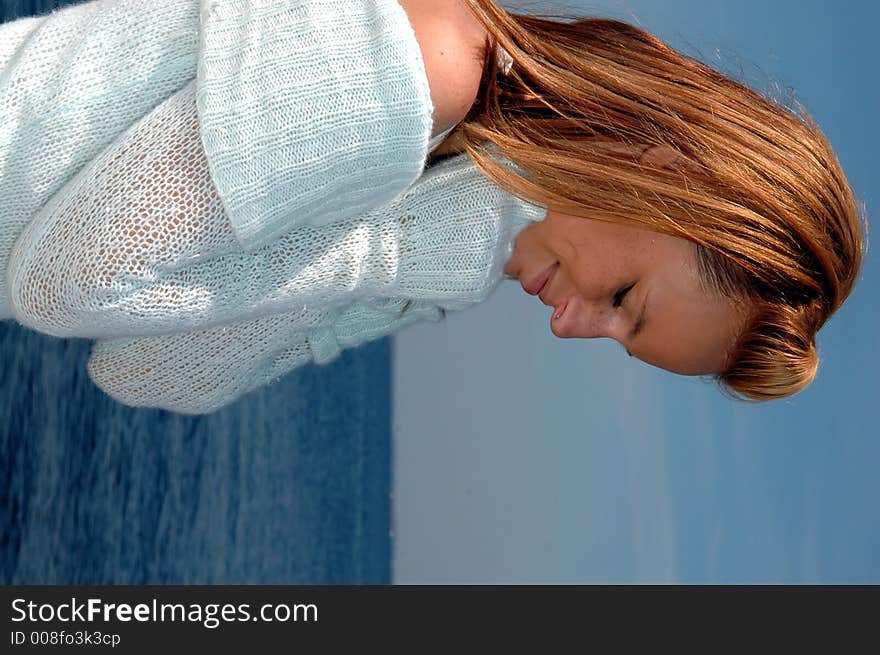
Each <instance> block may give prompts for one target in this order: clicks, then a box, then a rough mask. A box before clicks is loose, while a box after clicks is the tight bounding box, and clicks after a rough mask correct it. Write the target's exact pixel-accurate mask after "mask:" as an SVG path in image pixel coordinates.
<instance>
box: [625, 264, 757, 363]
mask: <svg viewBox="0 0 880 655" xmlns="http://www.w3.org/2000/svg"><path fill="white" fill-rule="evenodd" d="M695 258H696V251H695V250H694V251H693V254H692V255H690V256H689V257H687V256H685V258H683V259H678V260H676V261H675V263H673V262H670V265H669V266H665V267H660V268H659V269H658V270H657V271H656V272H655V274H654V275H653V276H652V277H653V282H652V283H649V284H650V289H649V290H648V298H647V301H648V303H647V304H648V307H647V315H648V317H649V321H650V324H649V325H648V326H647V328H648V329H646V330H644V332H643V336H644V339H643V341H642V342H641V343H639V352H638V353H637V354H638V355H639V356H640V357H642V359H644V360H645V361H647V362H648V363H651V364H654V365H655V366H660V367H661V368H665V369H667V370H670V371H673V372H675V373H680V374H683V375H705V374H709V373H720V372H721V371H722V370H723V369H724V365H725V363H726V358H727V355H728V353H729V351H730V349H731V347H732V346H733V343H734V341H735V340H736V337H737V335H738V334H739V333H740V331H741V330H742V327H743V324H744V321H745V315H744V312H743V306H742V305H741V304H740V303H737V302H735V301H734V300H733V299H730V298H726V297H723V296H720V295H718V294H714V293H710V292H708V291H706V290H705V289H704V287H703V285H702V284H701V283H700V279H699V274H698V271H697V264H696V261H695Z"/></svg>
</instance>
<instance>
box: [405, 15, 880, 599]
mask: <svg viewBox="0 0 880 655" xmlns="http://www.w3.org/2000/svg"><path fill="white" fill-rule="evenodd" d="M504 4H505V6H507V7H508V8H512V9H519V8H523V9H524V10H527V9H528V8H534V10H535V11H536V12H544V13H550V12H551V11H553V10H563V11H574V12H576V13H579V14H590V15H596V16H609V17H614V18H619V19H621V20H626V21H628V22H632V23H634V24H637V25H640V26H641V27H644V28H645V29H647V30H648V31H650V32H652V33H654V34H656V35H657V36H659V37H660V38H661V39H663V40H664V41H666V42H667V43H669V44H670V45H672V46H673V47H676V48H678V49H681V50H683V51H685V52H686V53H688V54H692V55H694V56H697V57H698V58H699V59H701V60H702V61H704V62H706V63H708V64H710V65H712V66H714V67H716V68H718V69H720V70H722V71H724V72H727V73H728V74H734V76H735V77H737V78H738V79H740V81H744V82H746V83H748V84H750V85H751V86H753V87H755V88H757V89H758V90H762V91H765V92H767V90H770V89H774V88H778V89H780V90H781V92H782V93H783V94H785V93H786V92H787V91H788V90H793V91H794V94H795V98H797V99H798V100H799V101H800V102H801V103H802V104H803V105H804V106H805V107H806V109H807V111H808V112H809V113H810V114H811V115H812V116H813V118H814V119H815V120H816V121H817V122H818V123H819V125H820V127H821V128H822V129H823V130H824V132H825V133H826V136H827V137H828V138H829V140H830V141H831V143H832V144H833V146H834V147H835V150H836V152H837V154H838V157H839V159H840V161H841V163H842V165H843V168H844V170H845V171H846V173H847V176H848V178H849V181H850V183H851V185H852V186H853V187H854V189H855V191H856V193H857V194H858V195H859V197H860V198H861V199H862V200H864V201H865V202H866V203H867V207H868V215H869V218H871V219H876V216H877V214H878V212H880V203H878V197H877V193H878V192H877V189H878V187H880V184H878V183H880V179H878V167H877V165H876V163H875V162H874V155H875V153H876V152H877V151H878V146H880V138H878V135H877V130H876V127H875V125H874V121H875V119H876V118H877V117H878V116H880V91H878V89H877V84H876V80H877V71H876V64H877V61H878V59H877V55H876V51H875V48H876V46H875V42H876V37H875V31H876V26H877V25H878V24H880V10H878V8H877V4H876V3H872V2H867V1H865V2H841V3H829V2H803V1H801V2H791V1H786V2H781V1H778V0H774V1H773V2H766V1H761V0H738V1H737V2H730V1H726V2H722V1H720V0H709V1H706V0H665V1H664V2H648V1H630V2H611V1H610V0H609V1H603V2H592V3H584V2H577V1H574V0H572V1H570V2H510V3H504ZM875 222H876V220H875ZM878 283H880V271H878V261H877V256H876V252H874V251H873V250H871V249H869V253H868V256H867V259H866V262H865V267H864V272H863V274H862V278H861V280H860V282H859V283H858V285H857V287H856V290H855V292H854V294H853V295H852V296H851V298H850V299H849V300H848V302H847V303H846V304H845V306H844V307H843V308H842V309H841V310H840V311H839V312H838V313H837V314H836V315H835V316H834V317H833V318H832V319H831V321H830V322H829V323H828V324H827V325H826V326H825V328H824V329H823V330H822V331H821V332H820V335H819V339H818V344H819V351H820V357H821V358H822V362H821V366H820V371H819V374H818V377H817V379H816V381H815V382H814V383H813V384H812V385H811V386H810V387H809V388H808V389H807V390H805V391H804V392H802V393H800V394H798V395H797V396H795V397H793V398H791V399H787V400H784V401H776V402H772V403H767V404H759V405H746V404H742V403H737V402H734V401H731V400H729V399H727V398H725V397H724V396H722V395H721V394H719V393H718V392H717V391H716V390H715V388H714V387H713V386H712V385H711V384H708V383H705V382H702V381H700V380H697V379H694V378H684V377H680V376H675V375H672V374H669V373H667V372H664V371H660V370H658V369H654V368H651V367H649V366H647V365H645V364H643V363H641V362H638V361H637V360H634V359H630V358H628V357H626V356H625V355H624V356H621V353H622V351H621V350H620V347H619V346H618V345H616V344H614V343H612V342H609V341H608V340H591V341H590V342H580V343H579V342H577V341H576V340H561V339H555V338H553V336H552V334H551V333H550V331H549V327H548V326H549V314H548V311H549V308H546V307H544V306H543V305H541V304H540V303H538V302H535V301H534V299H530V298H529V297H525V298H524V294H523V292H522V289H521V288H519V287H518V285H516V284H515V283H513V282H505V283H502V285H501V288H499V289H498V290H496V292H495V293H494V294H493V296H492V297H490V299H489V300H488V301H487V302H486V303H483V304H482V305H481V306H479V307H477V308H474V309H470V310H468V311H466V312H461V313H459V314H458V315H452V316H450V317H449V318H448V319H447V321H446V322H445V324H441V325H433V324H432V325H426V326H421V325H420V326H413V327H412V328H410V329H408V330H407V331H404V332H402V333H400V334H399V335H398V336H397V337H396V339H395V341H396V343H395V358H396V361H395V381H396V384H397V385H398V386H397V390H396V391H395V394H396V395H395V425H396V433H395V469H394V470H395V511H394V517H395V524H396V525H395V534H396V543H395V564H394V571H395V581H396V582H458V581H472V582H506V583H517V582H523V583H528V582H547V583H577V582H619V583H631V582H634V583H654V582H683V583H688V582H690V583H748V582H756V583H777V582H786V583H880V518H878V516H880V513H878V511H877V509H876V503H877V499H878V498H880V473H878V470H877V469H878V462H880V440H878V435H880V429H878V427H877V425H878V401H880V383H878V378H877V374H876V371H877V368H878V365H880V332H878V326H880V308H878V304H877V302H876V297H877V293H878ZM500 328H501V329H500ZM441 409H442V411H441ZM431 412H435V415H436V416H437V417H439V416H450V417H454V419H451V418H450V419H449V420H447V421H426V420H425V419H424V417H425V416H430V415H431Z"/></svg>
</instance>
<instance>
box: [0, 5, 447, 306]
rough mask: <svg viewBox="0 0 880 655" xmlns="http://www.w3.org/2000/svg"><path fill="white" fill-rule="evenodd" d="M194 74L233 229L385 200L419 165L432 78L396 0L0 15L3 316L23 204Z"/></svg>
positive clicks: (312, 221)
mask: <svg viewBox="0 0 880 655" xmlns="http://www.w3.org/2000/svg"><path fill="white" fill-rule="evenodd" d="M193 81H195V83H196V87H197V94H196V98H197V107H198V110H199V111H200V112H201V113H200V116H199V123H200V128H201V130H202V138H203V145H204V147H205V153H206V157H207V164H208V167H209V170H210V171H211V173H212V175H213V176H214V179H215V182H216V183H217V189H218V192H219V196H220V199H221V202H222V203H223V204H224V207H225V209H226V211H227V218H228V221H229V222H230V224H231V226H232V229H233V232H234V234H235V236H236V238H237V239H238V241H239V243H240V245H242V246H243V247H244V248H246V249H248V250H254V249H256V248H258V247H260V246H262V245H265V244H266V243H268V242H269V241H270V240H271V239H273V238H274V237H276V236H279V235H280V234H282V233H283V232H285V231H287V230H290V229H293V228H294V227H296V226H297V224H298V222H299V224H308V225H321V224H324V223H328V222H333V221H344V220H345V219H346V218H348V217H350V216H353V215H356V214H358V213H360V212H362V211H363V209H364V208H365V207H373V206H376V205H379V204H382V203H384V202H387V201H388V200H391V199H392V198H394V197H395V196H397V195H398V194H399V193H401V192H402V191H404V190H405V189H406V188H408V187H409V186H410V185H411V184H412V183H413V182H414V181H415V180H416V179H418V177H419V176H420V175H421V173H422V171H423V168H424V166H425V158H426V155H427V152H428V143H429V137H430V134H431V131H432V116H433V105H432V102H431V97H430V87H429V84H428V79H427V75H426V71H425V67H424V63H423V61H422V59H421V51H420V48H419V44H418V41H417V39H416V35H415V32H414V30H413V28H412V26H411V24H410V23H409V20H408V18H407V15H406V12H405V11H404V10H403V8H402V7H401V5H400V4H399V3H398V2H397V0H151V1H150V2H142V1H141V0H92V2H85V3H82V4H80V5H75V6H72V7H65V8H64V9H61V10H58V11H55V12H52V13H50V14H48V15H45V16H38V17H30V18H25V19H21V20H19V21H15V22H13V23H10V24H7V25H3V26H2V27H0V264H2V266H0V318H7V317H9V316H10V312H9V311H8V308H7V307H6V280H5V273H6V266H5V264H6V262H7V259H8V254H9V251H10V250H11V248H12V245H13V243H14V241H15V240H16V238H17V237H18V235H19V233H20V231H21V229H22V228H23V227H24V226H25V224H26V223H27V222H28V221H29V220H30V218H31V217H32V216H33V214H34V213H35V212H36V211H37V210H38V209H39V208H41V207H42V206H43V205H44V204H45V203H46V202H47V201H49V199H50V198H52V197H53V196H54V195H55V194H56V193H57V192H58V190H59V189H60V188H61V187H62V186H63V185H64V184H65V183H66V182H67V181H69V180H70V178H71V177H72V176H73V175H75V174H76V173H77V171H78V170H80V168H82V167H83V166H84V165H85V164H86V163H87V162H89V161H90V160H92V159H93V158H94V157H95V156H96V155H98V154H99V153H101V152H102V151H103V150H104V148H105V147H107V146H108V145H109V144H111V143H112V142H113V141H114V140H115V139H116V138H117V137H118V136H119V135H120V134H121V133H122V132H123V131H124V130H126V129H128V128H129V127H131V125H132V124H133V123H134V122H135V121H137V120H139V119H140V118H141V117H143V116H145V115H146V114H147V113H148V112H149V111H151V110H152V109H153V108H154V107H156V106H157V105H158V104H159V103H160V102H162V101H164V100H167V99H168V98H169V97H170V96H171V95H172V94H174V93H175V92H177V91H179V90H180V89H181V88H183V86H185V85H186V84H187V83H190V82H193Z"/></svg>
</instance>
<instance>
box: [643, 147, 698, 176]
mask: <svg viewBox="0 0 880 655" xmlns="http://www.w3.org/2000/svg"><path fill="white" fill-rule="evenodd" d="M639 162H640V163H642V164H647V165H650V166H657V167H660V168H668V169H670V170H673V171H674V170H677V169H679V168H682V167H683V168H687V169H688V170H690V171H693V172H694V173H698V172H699V171H700V167H699V166H697V164H695V163H694V162H692V161H690V160H689V159H687V158H686V157H685V156H684V155H682V154H681V153H680V152H678V151H677V150H673V149H672V148H670V147H668V146H664V145H659V146H651V147H649V148H647V149H646V150H645V151H644V152H643V153H642V154H641V156H640V157H639Z"/></svg>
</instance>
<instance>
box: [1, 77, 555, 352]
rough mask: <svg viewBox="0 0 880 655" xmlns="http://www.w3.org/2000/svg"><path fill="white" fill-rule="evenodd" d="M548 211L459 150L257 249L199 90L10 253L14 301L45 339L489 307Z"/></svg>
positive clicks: (92, 167)
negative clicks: (416, 304) (328, 310)
mask: <svg viewBox="0 0 880 655" xmlns="http://www.w3.org/2000/svg"><path fill="white" fill-rule="evenodd" d="M376 180H377V182H378V181H380V178H378V177H377V178H376ZM541 211H542V210H541V209H539V208H537V207H533V206H532V205H529V204H527V203H524V202H522V201H520V200H519V199H517V198H515V197H514V196H511V195H510V194H508V193H507V192H505V191H504V190H503V189H501V188H500V187H498V186H496V185H495V184H493V183H492V182H491V181H490V180H488V178H486V177H485V176H483V175H482V174H481V173H480V172H479V170H478V169H477V168H476V167H475V166H474V165H473V164H472V163H471V161H470V159H469V158H468V157H467V156H466V155H458V156H456V157H451V158H448V159H446V160H442V161H440V162H438V163H436V164H435V165H434V166H432V167H431V168H430V169H428V170H427V171H426V172H425V173H424V174H423V175H422V177H421V178H420V179H419V180H418V181H417V182H416V183H415V184H414V185H412V186H411V187H410V188H409V189H408V190H407V191H405V192H404V193H402V194H400V195H399V196H398V197H397V198H395V199H393V200H391V201H390V202H386V203H385V204H383V205H380V206H378V207H375V208H373V209H371V210H369V211H365V212H361V214H360V215H359V216H358V217H356V218H350V219H349V220H347V221H343V222H335V223H330V224H327V225H323V226H310V225H304V226H300V227H299V228H297V229H295V230H292V231H289V232H288V233H286V234H284V235H283V236H280V237H278V238H276V239H275V240H274V241H272V242H271V243H269V244H268V245H266V246H263V247H262V248H260V249H258V250H256V251H253V252H247V251H245V250H244V249H243V248H242V247H241V246H240V245H239V243H238V241H237V240H236V238H235V236H234V235H233V233H232V230H231V227H230V222H229V219H228V216H227V215H226V214H225V212H224V208H223V205H222V204H221V202H220V199H219V197H218V194H217V191H216V188H215V187H214V184H213V182H212V177H211V174H210V173H209V171H208V166H207V164H206V160H205V155H204V152H203V151H202V149H201V143H200V141H199V126H198V116H197V112H196V108H195V84H193V83H191V84H188V85H187V86H186V87H184V88H183V89H182V90H181V91H179V92H178V93H176V94H174V95H173V96H172V97H171V98H169V99H168V100H167V101H165V102H164V103H162V104H161V105H160V106H159V107H157V108H156V109H155V110H154V111H153V112H151V113H150V114H149V115H148V116H146V117H144V118H143V119H142V120H141V121H139V122H138V123H137V124H136V125H134V126H133V127H132V128H131V129H130V130H127V131H126V132H125V133H124V134H123V135H122V136H121V137H120V138H119V139H118V140H117V142H116V143H114V144H113V147H111V148H109V149H108V150H107V151H105V152H104V153H102V154H101V155H100V156H99V157H96V158H95V159H94V160H93V162H91V163H90V164H89V165H88V166H85V167H84V168H83V169H82V170H81V171H80V172H79V173H77V175H76V176H74V177H73V178H72V179H71V180H70V182H69V183H68V184H66V185H65V186H64V187H63V188H62V190H61V191H60V192H59V193H58V194H57V195H56V196H55V197H53V198H52V200H51V201H50V202H48V203H47V204H46V205H45V206H44V207H43V209H42V210H41V211H39V212H38V213H37V214H35V215H34V217H33V219H32V220H31V222H30V223H28V225H27V226H26V227H25V228H24V230H23V231H22V233H21V236H20V237H19V239H18V241H17V242H16V243H15V247H14V249H13V251H12V253H11V255H10V261H9V264H8V274H9V301H10V304H11V306H12V309H13V312H14V314H15V317H16V318H17V319H18V320H19V321H20V322H21V323H22V324H23V325H26V326H28V327H31V328H33V329H35V330H38V331H40V332H44V333H46V334H51V335H54V336H59V337H101V338H106V337H133V336H148V335H161V334H173V333H177V332H184V331H189V330H196V329H203V328H207V327H212V326H216V325H222V324H226V323H234V322H239V321H242V320H246V319H249V318H255V317H258V316H261V315H266V314H271V313H278V312H286V311H289V310H292V309H296V308H298V307H303V306H310V307H317V306H320V307H334V306H340V305H347V304H349V303H350V302H352V301H354V300H357V299H359V298H372V297H403V298H406V299H413V300H428V301H431V302H434V303H436V304H438V305H440V306H441V307H443V308H444V309H462V308H464V307H467V306H469V305H470V304H473V303H475V302H480V301H482V300H484V299H485V298H486V296H487V295H488V293H489V292H490V291H491V289H492V287H493V286H494V284H495V283H497V281H498V280H500V277H501V273H502V269H503V266H504V261H506V256H507V255H508V254H509V253H508V252H507V251H506V250H505V247H506V246H507V245H509V241H510V237H511V233H512V232H513V231H514V230H515V229H518V228H521V227H522V226H523V225H525V223H526V222H527V221H528V220H530V219H532V220H533V219H534V218H535V217H536V216H537V215H538V213H539V212H541ZM304 327H310V326H304Z"/></svg>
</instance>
